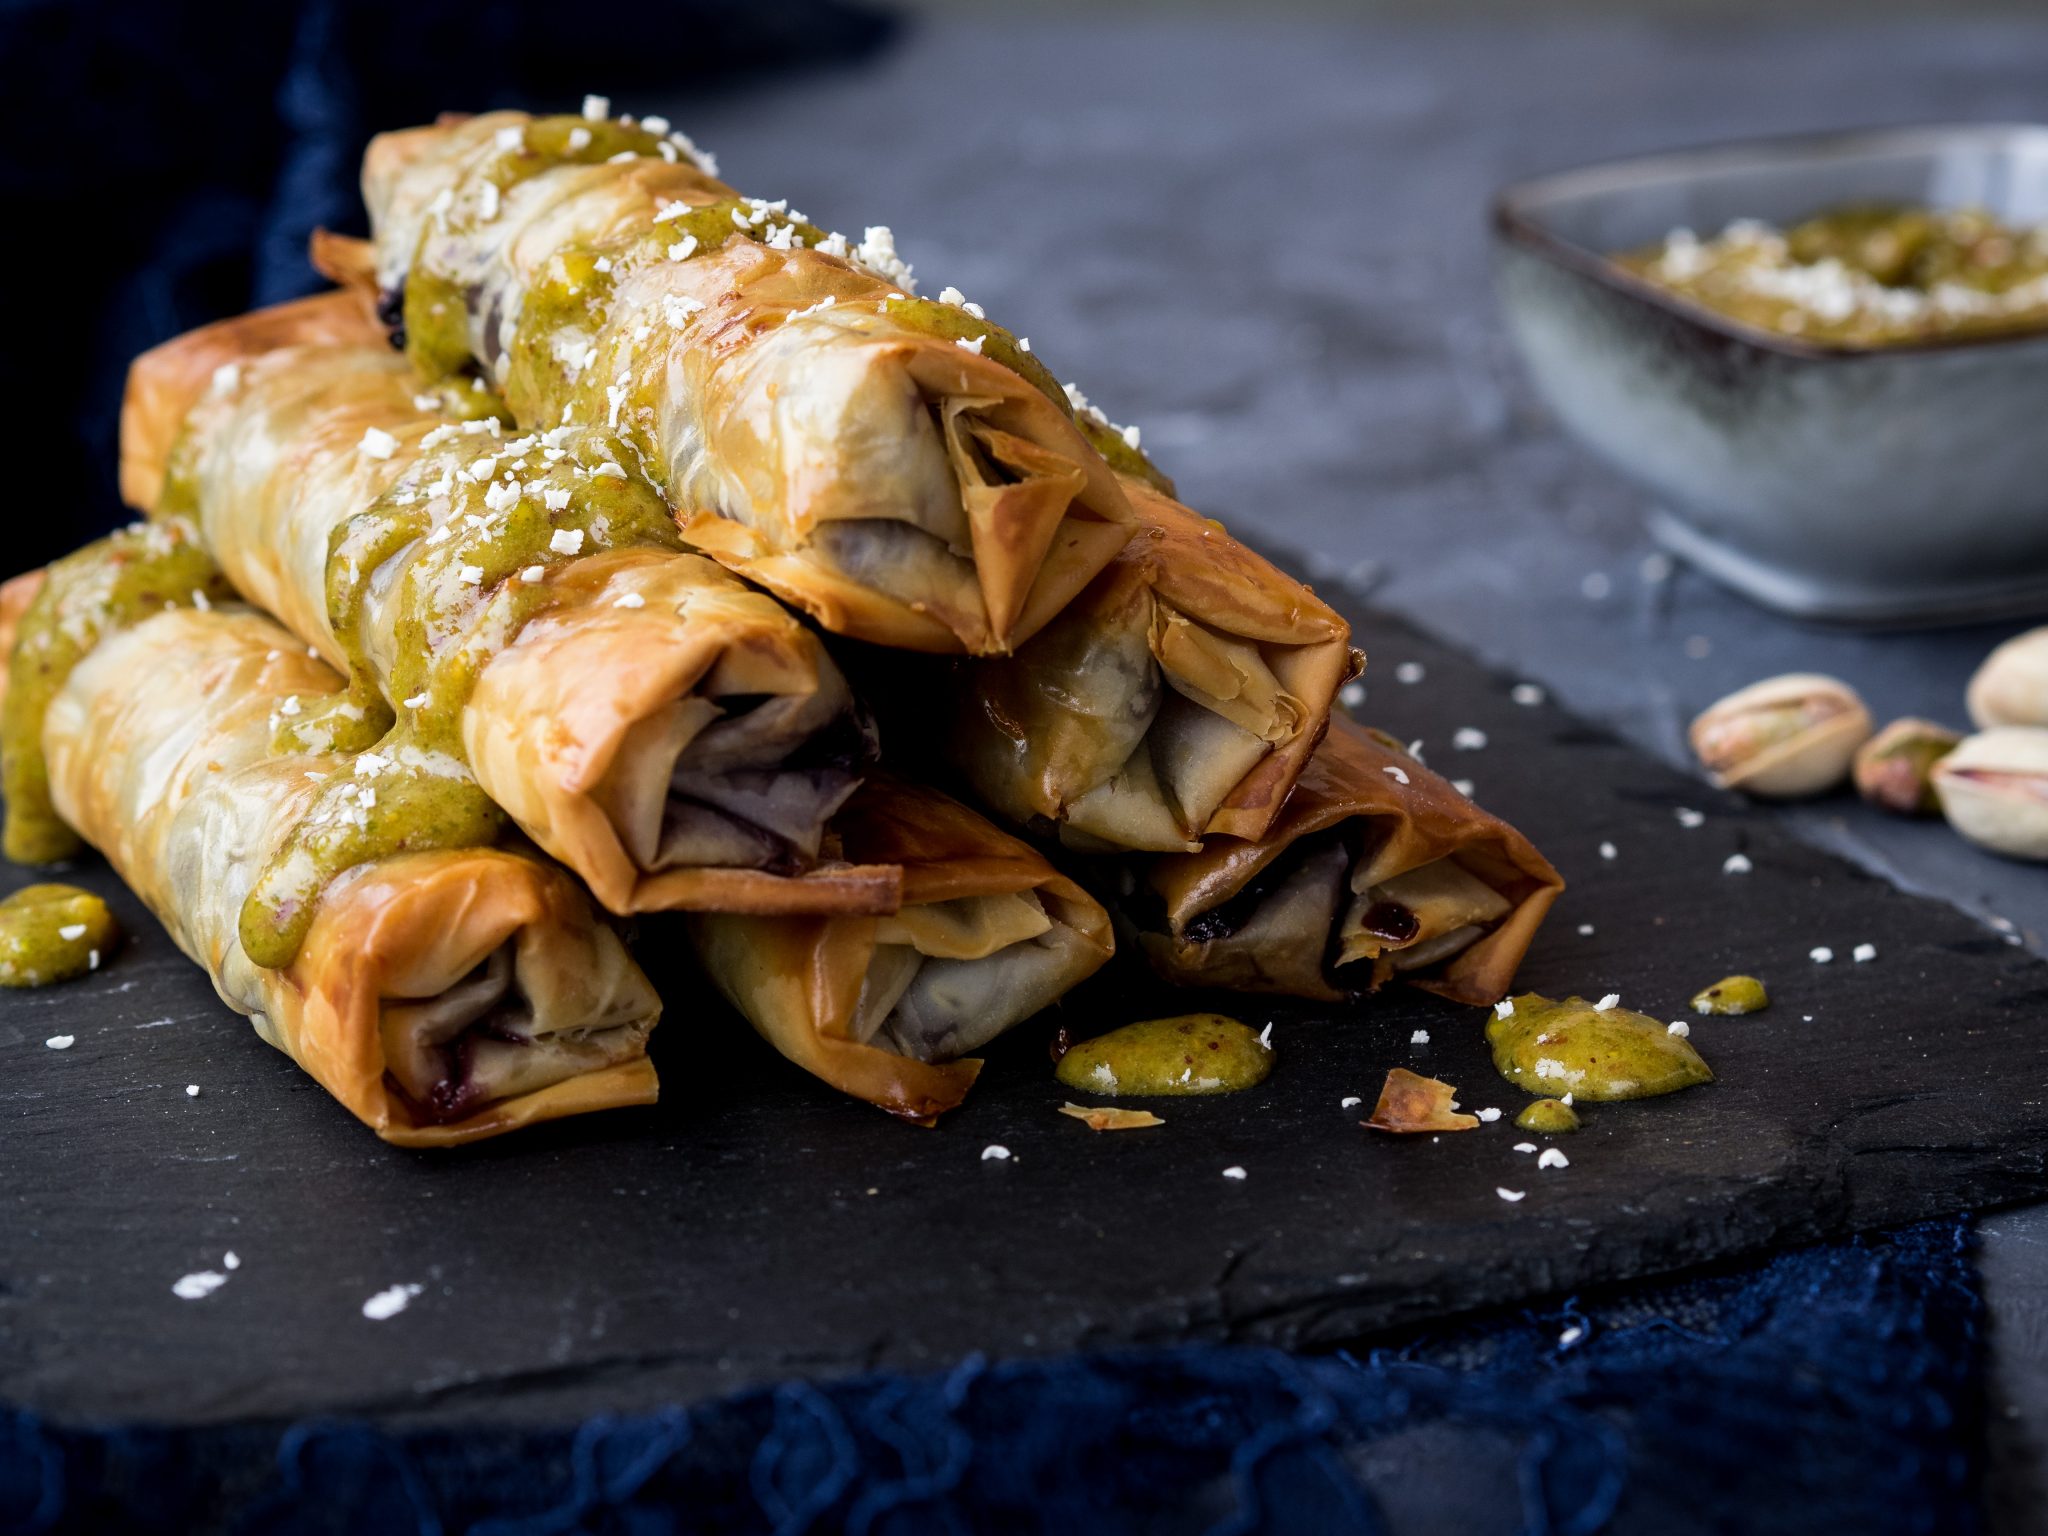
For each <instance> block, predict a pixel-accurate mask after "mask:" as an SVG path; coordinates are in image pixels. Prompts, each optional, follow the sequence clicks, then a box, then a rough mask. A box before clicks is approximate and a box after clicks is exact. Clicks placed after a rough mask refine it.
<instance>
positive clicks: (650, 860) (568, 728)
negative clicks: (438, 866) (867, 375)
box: [124, 294, 896, 963]
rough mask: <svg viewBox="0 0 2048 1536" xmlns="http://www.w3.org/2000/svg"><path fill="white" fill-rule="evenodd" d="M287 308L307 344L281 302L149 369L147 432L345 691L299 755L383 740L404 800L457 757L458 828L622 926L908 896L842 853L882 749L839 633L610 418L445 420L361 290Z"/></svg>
mask: <svg viewBox="0 0 2048 1536" xmlns="http://www.w3.org/2000/svg"><path fill="white" fill-rule="evenodd" d="M291 308H292V309H293V310H294V312H295V313H296V314H297V315H298V316H300V318H301V319H302V320H303V322H304V330H305V331H306V332H307V333H308V334H309V335H310V338H311V339H310V340H307V341H304V342H294V341H292V340H291V339H290V338H291V335H292V331H291V329H290V327H288V326H286V325H284V324H283V323H281V322H280V319H279V317H278V316H276V315H273V314H267V313H259V314H257V315H254V316H247V317H243V318H242V319H238V320H230V321H225V322H222V323H220V324H218V325H215V326H209V327H207V328H205V329H204V330H201V331H197V332H194V333H192V334H191V335H189V336H185V337H181V338H179V339H177V340H175V341H172V342H169V343H166V344H165V345H164V346H162V347H159V348H157V349H156V350H155V351H153V352H151V353H148V354H145V355H144V356H143V357H142V358H141V359H140V360H139V361H138V362H137V363H136V364H135V366H134V369H133V370H132V371H131V374H130V378H129V388H128V411H127V414H126V418H125V420H124V439H125V440H127V441H128V443H129V445H130V453H129V457H130V462H131V463H132V464H137V465H141V464H154V463H158V462H162V463H165V464H166V465H167V469H166V472H165V473H164V475H163V476H162V478H161V479H160V481H159V483H158V485H157V486H156V487H155V488H154V489H153V490H152V491H151V492H150V493H149V494H148V496H147V497H145V498H144V500H145V505H146V506H147V507H148V509H150V510H152V511H153V512H154V513H156V514H159V515H162V514H166V513H168V514H179V513H182V514H183V515H185V516H186V517H188V518H189V519H190V520H191V521H192V522H193V523H194V524H195V525H196V526H197V527H198V529H199V530H200V536H201V539H202V541H203V542H204V544H205V545H206V548H207V550H208V551H209V553H211V555H212V556H213V557H214V558H215V559H216V560H218V561H219V562H220V564H221V566H222V567H223V568H224V569H225V571H226V573H227V575H228V577H229V579H230V580H231V581H232V582H233V583H234V585H235V587H236V588H237V589H238V590H239V591H241V592H242V593H243V594H244V595H245V596H246V597H247V598H248V599H249V600H250V601H251V602H254V603H256V604H257V605H259V606H261V607H263V608H265V609H267V610H269V611H270V612H271V613H273V614H275V615H276V616H277V617H278V618H279V619H280V620H282V621H283V623H284V624H285V625H286V626H287V627H288V628H289V629H291V630H292V632H293V633H294V634H295V635H297V636H298V637H299V638H300V640H302V641H303V642H306V643H308V644H311V645H312V646H313V647H314V648H315V649H317V650H318V651H319V652H320V654H321V655H322V656H323V657H325V658H326V659H327V660H329V661H331V662H332V663H334V664H335V665H336V666H338V667H341V668H343V669H344V670H345V671H347V672H348V674H349V675H350V677H351V680H352V686H351V687H350V689H349V690H347V691H346V692H344V693H342V694H338V695H334V696H332V697H331V698H329V699H327V700H325V701H324V702H323V703H322V705H321V706H320V707H319V708H318V709H311V708H304V709H301V710H300V711H299V712H298V713H297V714H296V715H295V716H294V717H293V719H292V721H291V723H290V726H289V730H290V731H291V732H292V733H293V735H294V736H295V738H296V739H297V740H298V741H300V742H301V743H302V744H304V745H308V746H319V747H324V746H348V747H353V748H367V747H371V746H375V747H376V750H377V751H378V753H379V754H380V755H381V756H383V757H385V758H387V759H389V760H390V761H391V764H392V768H393V773H392V777H391V778H390V780H389V781H388V782H387V784H386V786H385V789H384V791H382V792H383V793H385V794H387V795H399V794H405V793H410V792H411V791H412V789H413V787H414V784H413V781H414V780H415V779H420V780H424V781H430V782H425V783H423V784H422V785H421V786H420V790H421V793H432V794H436V795H443V794H445V793H446V791H447V785H446V783H445V780H446V779H447V778H448V775H447V774H446V773H442V772H440V769H442V768H443V767H446V766H447V765H448V764H451V763H452V764H453V765H454V766H455V770H456V772H455V777H456V778H458V779H461V780H463V781H464V782H463V786H462V792H463V793H465V794H467V795H468V797H469V804H468V805H467V807H466V808H465V809H464V811H463V812H462V814H460V815H453V816H447V817H443V818H441V821H442V823H443V824H444V825H446V827H447V828H448V829H449V833H450V836H451V838H452V837H457V836H459V837H460V839H461V840H464V841H472V842H473V841H478V840H480V839H481V840H486V841H487V840H488V837H487V836H483V835H482V834H483V833H484V832H487V831H488V825H487V824H488V823H489V822H490V820H491V818H492V817H493V816H495V815H497V814H498V812H499V811H500V810H502V811H503V813H505V814H508V815H510V817H511V818H512V819H513V820H514V821H515V822H516V823H517V824H518V825H519V827H520V829H521V830H522V831H523V832H524V833H525V834H526V835H527V836H528V837H530V838H532V839H533V841H534V842H535V843H537V844H539V845H540V847H541V848H543V849H544V850H546V851H547V852H548V853H550V854H552V855H553V856H555V857H556V858H558V859H560V860H562V862H564V863H565V864H567V865H568V866H569V867H570V868H571V869H573V870H574V871H575V872H576V873H577V874H578V875H580V876H582V877H583V879H584V880H585V881H586V882H587V883H588V884H589V886H590V888H591V891H592V892H593V893H594V894H595V895H596V896H597V898H598V900H599V901H601V902H602V903H603V904H604V905H605V906H606V907H607V908H609V909H611V910H612V911H615V912H636V911H648V910H657V909H669V908H677V907H703V906H712V907H727V908H734V909H737V910H746V911H753V910H766V911H848V910H853V911H869V912H873V911H886V910H889V909H890V908H891V907H893V905H894V904H895V900H896V879H895V875H894V872H893V871H890V870H886V869H878V868H856V867H853V866H851V865H849V864H847V863H846V861H844V860H843V859H839V858H837V857H836V855H834V854H833V852H832V851H831V850H830V849H829V848H828V847H827V846H826V845H825V842H824V831H825V825H826V822H827V821H828V820H829V818H830V817H831V815H832V813H833V812H834V811H835V810H837V809H838V807H839V806H840V805H841V804H842V803H843V802H844V800H845V798H846V796H847V795H849V794H850V793H852V791H853V788H854V786H855V785H856V784H857V783H859V781H860V776H861V774H862V773H863V772H864V771H865V768H866V766H867V763H868V762H869V761H870V760H871V758H872V756H873V748H874V744H873V740H872V734H871V728H870V726H869V724H868V721H867V718H866V716H865V713H864V712H863V711H862V710H861V709H860V707H859V706H858V704H857V702H856V700H855V699H854V697H853V694H852V692H851V690H850V689H849V688H848V687H847V684H846V680H845V678H844V677H843V676H842V675H841V673H840V671H839V669H838V667H837V666H836V665H834V663H833V662H832V660H831V658H830V657H829V656H828V655H827V654H826V653H825V649H824V646H823V644H822V643H821V641H820V640H819V638H818V637H817V635H816V634H814V633H813V632H812V631H811V630H809V629H808V628H806V627H805V625H804V624H803V623H802V622H801V621H800V620H799V619H798V618H797V617H796V616H795V615H794V614H792V613H790V612H789V611H788V610H787V609H785V608H784V607H782V605H781V604H779V603H777V602H776V601H775V600H774V599H773V598H771V597H768V596H766V595H764V594H762V593H760V592H756V591H753V590H751V589H749V588H748V587H747V586H746V585H745V584H744V583H743V582H741V581H739V580H738V579H736V578H735V577H733V576H732V575H731V574H729V573H728V572H727V571H725V570H724V569H723V568H722V567H720V566H719V565H718V564H716V563H715V562H713V561H710V560H707V559H705V558H704V557H702V556H701V555H696V554H692V553H690V552H688V551H686V550H685V549H684V548H683V547H682V545H681V540H680V536H679V535H678V533H677V531H676V528H675V525H674V523H673V521H672V519H671V518H670V517H669V515H668V511H667V508H666V507H665V506H664V505H663V504H662V502H661V501H660V500H659V499H658V498H657V497H656V496H655V495H654V494H653V492H652V491H651V490H650V489H649V488H648V487H647V486H646V485H645V484H644V483H642V482H640V481H639V480H637V479H634V478H631V477H628V476H627V475H626V474H625V472H624V470H623V468H622V467H621V465H620V463H619V453H618V444H617V440H616V439H615V438H613V437H612V436H611V434H610V433H608V432H607V431H605V430H604V429H603V428H602V427H598V428H576V427H567V428H559V429H556V430H553V431H550V432H544V433H525V434H519V433H515V432H512V431H509V430H507V429H506V428H504V427H503V425H502V424H501V423H500V422H499V421H498V420H497V419H495V418H493V417H489V416H483V417H476V418H473V419H470V420H464V421H457V420H453V419H450V418H449V417H448V416H447V415H446V414H445V413H443V412H441V411H440V410H439V409H437V408H436V402H435V401H433V400H431V399H419V398H416V396H417V395H418V393H419V385H418V382H417V380H416V379H415V378H414V376H413V374H412V371H411V370H410V369H409V368H408V367H407V366H406V363H405V361H404V359H403V358H401V357H399V356H397V355H396V354H395V353H393V352H392V351H391V350H390V348H389V347H388V346H386V345H385V344H384V342H383V340H382V338H381V335H380V334H379V332H378V331H377V329H376V327H375V326H374V323H373V322H371V321H370V320H369V319H367V318H366V317H363V316H361V315H359V314H358V315H357V318H356V320H355V329H354V334H353V335H345V334H343V333H344V324H343V319H344V317H345V316H346V315H348V314H356V313H357V312H356V307H355V304H354V301H353V300H352V299H351V298H349V297H348V296H347V295H344V294H333V295H329V296H328V297H327V298H326V299H325V300H324V301H323V302H322V303H320V304H301V305H296V306H292V307H291ZM237 338H240V339H241V340H244V341H246V342H247V343H248V345H247V347H246V348H245V349H242V350H239V351H238V350H237V348H236V341H237ZM180 402H182V403H183V405H184V407H185V409H184V411H183V413H182V415H181V414H180V413H179V412H178V411H177V410H176V409H175V408H174V407H175V405H176V404H177V403H180ZM172 431H175V433H176V434H177V438H176V442H175V445H174V446H173V447H171V448H169V449H165V448H164V447H163V446H162V445H161V444H160V443H159V442H158V441H157V439H159V438H161V437H162V436H163V435H164V434H165V433H166V432H172ZM138 473H139V471H138ZM471 775H473V780H472V779H471V777H470V776H471ZM358 841H365V840H363V839H358ZM357 851H358V852H359V853H362V854H364V855H365V856H367V854H368V853H369V852H371V851H374V850H371V849H369V848H368V847H367V843H366V844H365V847H363V848H361V849H358V850H357ZM270 889H271V882H265V883H264V884H263V886H262V887H261V890H263V891H264V892H268V891H269V890H270ZM278 942H279V943H280V945H281V944H283V943H284V942H287V938H286V936H283V935H281V936H280V937H279V941H278ZM258 947H259V951H260V952H262V953H263V956H264V958H265V959H266V960H267V961H269V962H270V963H279V961H280V960H281V959H282V958H283V957H282V955H281V954H279V953H275V952H272V951H269V950H265V949H264V948H263V946H261V945H259V946H258Z"/></svg>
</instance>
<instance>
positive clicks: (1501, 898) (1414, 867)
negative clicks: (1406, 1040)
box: [1119, 715, 1564, 1004]
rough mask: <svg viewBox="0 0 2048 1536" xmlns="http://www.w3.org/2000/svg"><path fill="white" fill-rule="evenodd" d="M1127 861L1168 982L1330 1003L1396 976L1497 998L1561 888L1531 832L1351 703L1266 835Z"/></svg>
mask: <svg viewBox="0 0 2048 1536" xmlns="http://www.w3.org/2000/svg"><path fill="white" fill-rule="evenodd" d="M1121 874H1122V880H1121V888H1122V890H1123V892H1124V894H1123V895H1122V896H1121V897H1120V898H1119V905H1120V906H1121V907H1122V909H1123V910H1124V912H1125V913H1126V914H1127V915H1128V916H1129V917H1130V918H1131V919H1132V921H1133V922H1134V925H1135V926H1136V928H1137V929H1138V939H1139V945H1140V947H1141V948H1142V949H1143V951H1144V954H1145V957H1146V959H1147V960H1148V961H1150V962H1151V964H1152V967H1153V969H1154V970H1155V971H1157V972H1158V974H1159V975H1161V976H1162V977H1164V978H1165V979H1166V980H1168V981H1172V982H1177V983H1181V984H1183V985H1188V986H1211V987H1225V988H1231V989H1234V990H1238V991H1245V992H1281V993H1290V994H1292V995H1294V996H1297V997H1309V998H1317V999H1322V1000H1327V1001H1335V1000H1337V999H1339V998H1342V997H1345V996H1348V995H1352V994H1355V993H1360V992H1367V991H1371V990H1372V989H1374V988H1376V987H1378V986H1380V985H1381V984H1382V983H1384V982H1386V981H1387V980H1389V979H1391V978H1394V977H1399V978H1400V979H1402V980H1404V981H1407V982H1410V983H1412V984H1413V985H1415V986H1418V987H1422V988H1424V989H1425V990H1427V991H1430V992H1435V993H1438V994H1440V995H1441V996H1444V997H1447V998H1451V999H1453V1000H1454V1001H1457V1002H1461V1003H1473V1004H1487V1003H1493V1002H1497V1001H1499V1000H1500V999H1501V998H1502V997H1505V996H1506V995H1507V992H1508V988H1509V985H1510V984H1511V983H1512V982H1513V980H1514V975H1515V968H1516V967H1517V966H1518V965H1520V964H1521V961H1522V956H1523V954H1524V953H1525V952H1526V951H1527V950H1528V948H1529V943H1530V941H1531V940H1532V939H1533V938H1534V937H1535V935H1536V930H1537V928H1538V927H1539V926H1541V924H1542V922H1543V918H1544V915H1545V914H1546V913H1547V912H1549V910H1550V907H1551V903H1552V902H1554V901H1555V900H1556V899H1557V896H1558V893H1559V892H1560V891H1562V890H1563V889H1564V882H1563V880H1561V879H1560V878H1559V877H1558V874H1557V871H1556V870H1554V869H1552V868H1551V867H1550V864H1549V862H1548V861H1547V860H1546V859H1545V858H1544V857H1543V855H1542V854H1540V853H1538V852H1537V851H1536V849H1535V847H1534V845H1533V844H1531V843H1530V842H1529V840H1528V839H1527V838H1526V837H1524V836H1523V835H1522V834H1521V833H1520V832H1518V831H1516V830H1515V829H1514V828H1513V827H1511V826H1509V825H1508V824H1507V823H1506V822H1504V821H1502V820H1501V819H1500V818H1499V817H1497V816H1493V815H1490V814H1488V813H1487V812H1485V811H1483V810H1481V809H1480V808H1479V807H1478V806H1476V805H1474V804H1473V803H1472V802H1471V801H1470V800H1468V799H1467V798H1466V797H1465V796H1463V795H1461V794H1459V793H1458V791H1457V790H1455V789H1453V788H1452V787H1451V785H1450V784H1448V783H1447V782H1445V781H1444V780H1443V779H1442V778H1440V777H1438V776H1437V775H1436V774H1434V773H1432V772H1430V771H1429V770H1428V769H1427V768H1425V767H1424V766H1423V765H1422V764H1421V763H1420V762H1418V761H1417V760H1416V759H1415V758H1413V757H1410V756H1409V755H1408V754H1407V753H1406V752H1405V751H1403V750H1402V749H1401V747H1400V746H1399V744H1397V743H1395V742H1394V741H1393V739H1392V738H1391V737H1384V736H1381V735H1379V734H1378V733H1377V732H1372V731H1368V730H1365V729H1363V728H1361V727H1359V726H1357V725H1354V724H1353V723H1352V722H1351V721H1349V720H1347V719H1345V718H1343V717H1342V716H1341V715H1340V716H1338V717H1336V718H1334V719H1333V720H1332V722H1331V725H1330V731H1329V734H1328V735H1327V736H1326V737H1325V738H1324V739H1323V742H1322V744H1321V745H1320V746H1319V747H1318V748H1317V749H1316V751H1315V753H1314V755H1313V756H1311V757H1310V759H1309V761H1308V765H1307V767H1306V768H1305V769H1304V770H1303V771H1302V774H1301V777H1300V779H1299V781H1298V782H1297V783H1296V784H1295V787H1294V793H1293V794H1292V795H1291V796H1289V797H1288V801H1287V804H1286V807H1285V808H1284V809H1283V810H1282V811H1281V813H1280V816H1279V817H1278V819H1277V820H1275V821H1274V823H1273V825H1272V827H1271V828H1270V829H1269V830H1268V831H1267V833H1266V835H1265V836H1264V837H1262V838H1259V839H1257V840H1256V841H1250V842H1247V841H1243V840H1240V839H1236V838H1216V839H1213V840H1211V841H1210V842H1208V843H1207V844H1205V845H1204V846H1203V847H1202V849H1201V850H1200V851H1199V852H1195V853H1184V854H1167V855H1162V856H1160V857H1157V858H1154V859H1151V860H1149V861H1148V860H1142V859H1134V860H1132V861H1131V862H1130V863H1129V864H1127V865H1126V866H1125V868H1124V869H1123V870H1122V872H1121Z"/></svg>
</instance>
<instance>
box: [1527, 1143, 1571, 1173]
mask: <svg viewBox="0 0 2048 1536" xmlns="http://www.w3.org/2000/svg"><path fill="white" fill-rule="evenodd" d="M1571 1165H1572V1162H1571V1159H1570V1158H1568V1157H1566V1156H1565V1155H1564V1154H1563V1153H1562V1152H1560V1151H1558V1150H1557V1148H1555V1147H1545V1148H1544V1149H1543V1150H1542V1152H1541V1153H1539V1154H1538V1155H1537V1158H1536V1166H1537V1167H1538V1168H1569V1167H1571Z"/></svg>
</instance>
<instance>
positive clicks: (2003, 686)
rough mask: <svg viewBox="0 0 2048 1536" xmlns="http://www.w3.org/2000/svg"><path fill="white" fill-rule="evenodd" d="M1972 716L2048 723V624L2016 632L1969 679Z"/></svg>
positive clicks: (1984, 720) (1982, 721)
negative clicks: (2020, 632) (2020, 633)
mask: <svg viewBox="0 0 2048 1536" xmlns="http://www.w3.org/2000/svg"><path fill="white" fill-rule="evenodd" d="M1966 701H1967V703H1968V704H1969V707H1970V718H1971V719H1972V720H1974V721H1976V722H1977V724H1978V725H1979V726H1981V727H1983V728H1984V729H1985V730H1987V731H1988V730H1990V729H1991V728H1992V727H1993V726H1995V725H2048V627H2044V628H2041V629H2030V630H2028V631H2027V632H2026V633H2025V634H2024V635H2015V636H2013V637H2012V639H2010V640H2008V641H2006V642H2005V644H2003V645H2001V646H2000V647H1999V648H1998V649H1997V650H1995V651H1993V652H1992V653H1991V654H1990V655H1989V656H1986V657H1985V658H1984V664H1983V665H1982V666H1980V667H1979V668H1978V669H1977V673H1976V676H1974V677H1972V678H1971V679H1970V691H1969V694H1968V695H1967V700H1966Z"/></svg>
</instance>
